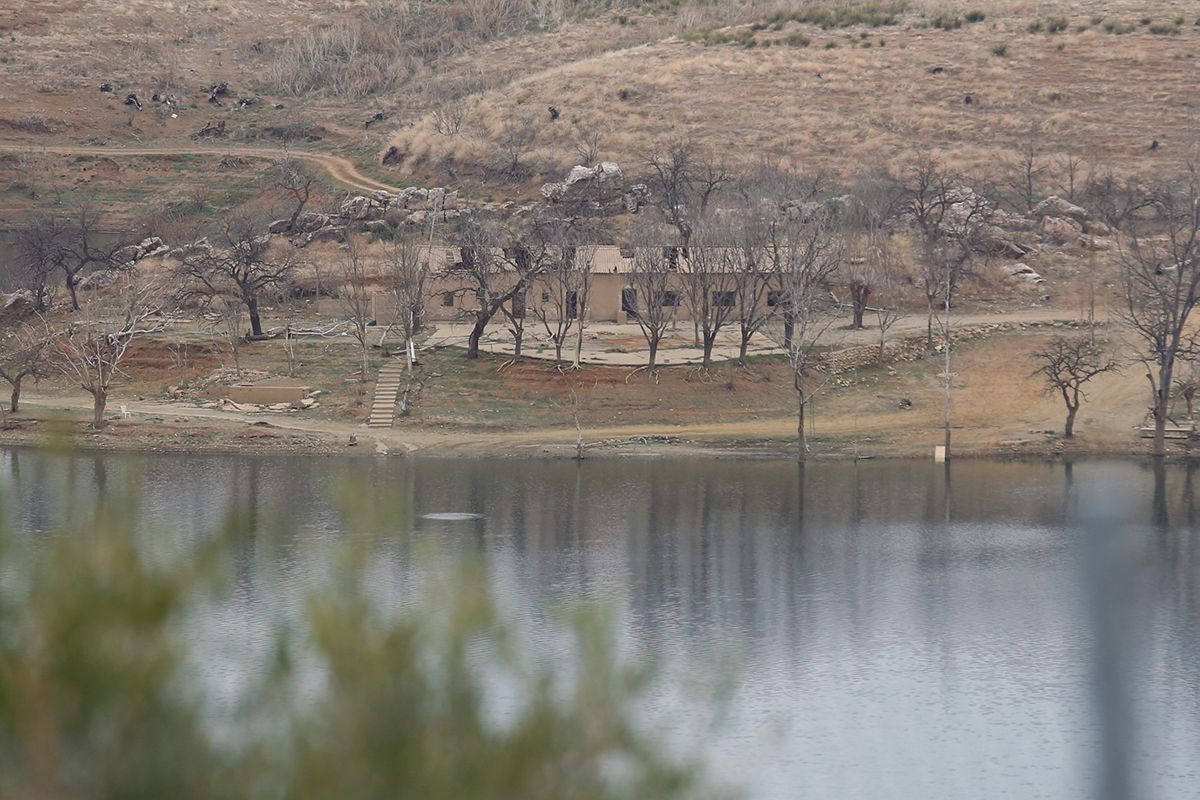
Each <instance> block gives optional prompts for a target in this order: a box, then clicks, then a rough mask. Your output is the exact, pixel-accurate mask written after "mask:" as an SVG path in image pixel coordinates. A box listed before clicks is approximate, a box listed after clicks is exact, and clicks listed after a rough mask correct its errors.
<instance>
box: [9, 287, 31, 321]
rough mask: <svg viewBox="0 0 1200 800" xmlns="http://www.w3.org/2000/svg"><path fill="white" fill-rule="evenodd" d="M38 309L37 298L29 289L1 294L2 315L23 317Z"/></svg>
mask: <svg viewBox="0 0 1200 800" xmlns="http://www.w3.org/2000/svg"><path fill="white" fill-rule="evenodd" d="M35 308H37V296H36V295H35V294H34V293H33V292H31V291H30V290H28V289H18V290H17V291H15V292H13V293H12V294H0V315H3V316H5V317H23V316H25V315H26V314H28V313H30V312H32V311H33V310H34V309H35Z"/></svg>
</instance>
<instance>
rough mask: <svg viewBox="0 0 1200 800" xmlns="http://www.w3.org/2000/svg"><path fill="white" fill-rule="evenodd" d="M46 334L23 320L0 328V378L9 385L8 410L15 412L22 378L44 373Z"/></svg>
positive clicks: (45, 366) (41, 375)
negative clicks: (10, 390) (10, 389)
mask: <svg viewBox="0 0 1200 800" xmlns="http://www.w3.org/2000/svg"><path fill="white" fill-rule="evenodd" d="M48 344H49V337H47V336H46V335H44V330H43V331H39V330H38V329H37V328H35V327H33V326H31V325H29V324H28V323H26V322H24V321H20V322H13V323H9V324H6V325H5V326H4V327H3V328H0V379H3V380H4V381H5V382H7V383H8V385H9V386H10V387H11V388H12V392H11V394H10V395H9V406H8V410H9V412H10V413H13V414H15V413H17V411H19V410H20V404H21V385H22V383H23V382H24V381H25V379H26V378H33V379H34V380H38V379H39V378H42V377H44V376H45V374H46V369H47V366H48V365H47V363H46V347H47V345H48Z"/></svg>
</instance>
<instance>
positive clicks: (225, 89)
mask: <svg viewBox="0 0 1200 800" xmlns="http://www.w3.org/2000/svg"><path fill="white" fill-rule="evenodd" d="M228 95H229V84H228V83H226V82H225V81H221V82H220V83H216V84H213V85H212V86H211V87H209V90H208V102H209V103H211V104H212V105H214V106H219V105H222V103H221V98H222V97H227V96H228Z"/></svg>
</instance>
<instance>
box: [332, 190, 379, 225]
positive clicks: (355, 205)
mask: <svg viewBox="0 0 1200 800" xmlns="http://www.w3.org/2000/svg"><path fill="white" fill-rule="evenodd" d="M370 213H371V200H370V198H368V197H363V196H362V195H360V194H359V195H351V196H349V197H347V198H346V199H345V200H343V201H342V204H341V205H340V206H339V207H338V214H339V215H340V216H343V217H345V218H346V219H349V220H356V221H357V220H362V219H366V218H367V216H368V215H369V214H370Z"/></svg>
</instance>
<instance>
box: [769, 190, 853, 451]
mask: <svg viewBox="0 0 1200 800" xmlns="http://www.w3.org/2000/svg"><path fill="white" fill-rule="evenodd" d="M844 251H845V243H844V241H843V240H842V237H841V236H840V235H839V233H838V232H837V231H836V229H835V225H834V223H833V221H832V220H831V219H830V218H829V215H828V214H822V215H821V216H820V217H818V218H816V219H813V220H811V221H809V222H807V223H798V224H795V225H793V226H792V227H791V229H790V230H789V231H788V233H787V235H786V242H785V244H784V246H783V247H782V248H781V250H780V254H781V259H782V264H781V270H780V273H781V281H782V287H783V288H782V290H781V297H780V301H781V303H782V305H783V306H784V309H785V315H786V318H787V319H788V320H789V321H790V324H789V325H788V326H787V328H786V329H785V330H784V331H782V332H781V333H779V332H777V337H776V338H777V343H778V344H779V345H780V346H781V347H782V348H783V350H784V353H785V354H786V356H787V360H788V365H789V366H790V367H791V372H792V387H793V388H794V389H795V391H796V403H797V407H796V410H797V420H796V457H797V458H798V459H799V460H801V461H803V460H804V459H805V458H807V456H808V438H807V435H806V433H805V427H804V426H805V414H806V411H807V410H808V406H809V404H810V403H811V402H812V399H813V397H814V396H815V395H816V394H817V393H818V392H819V391H820V390H821V388H823V387H824V385H825V383H826V382H827V381H828V380H829V375H828V373H827V374H826V375H824V376H820V377H819V376H817V374H816V368H817V366H818V365H819V364H820V362H821V355H820V353H818V352H817V345H818V343H819V341H820V339H821V338H822V337H823V336H824V334H825V332H826V331H828V329H829V328H830V326H831V325H832V322H833V317H832V315H830V314H828V313H822V312H824V311H826V309H825V307H824V306H826V305H827V303H826V301H825V300H824V298H825V297H826V290H825V284H826V283H827V282H828V281H829V279H830V278H831V277H832V276H833V274H834V273H835V272H836V271H837V269H838V266H839V264H840V262H841V260H842V258H843V256H844Z"/></svg>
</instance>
